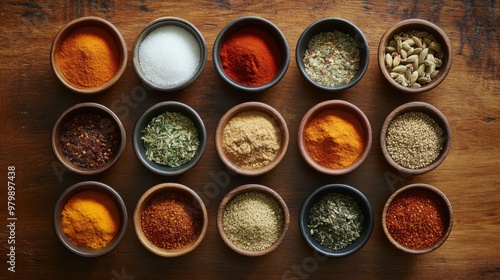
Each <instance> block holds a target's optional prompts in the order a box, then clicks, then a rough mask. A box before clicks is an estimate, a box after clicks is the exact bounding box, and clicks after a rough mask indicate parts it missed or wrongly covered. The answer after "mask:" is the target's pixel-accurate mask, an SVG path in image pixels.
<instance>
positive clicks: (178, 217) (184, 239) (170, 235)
mask: <svg viewBox="0 0 500 280" xmlns="http://www.w3.org/2000/svg"><path fill="white" fill-rule="evenodd" d="M201 213H202V212H201V211H200V210H198V209H197V208H196V207H195V206H194V205H193V201H192V199H190V198H189V197H188V196H186V195H184V194H182V193H180V192H164V193H161V194H159V195H156V196H155V197H153V198H152V199H151V201H150V202H149V204H148V205H147V206H146V207H145V208H144V210H143V211H142V213H141V226H142V230H143V231H144V235H146V237H147V238H148V240H149V241H151V243H153V244H154V245H156V246H158V247H160V248H164V249H168V250H172V249H180V248H182V247H184V246H186V245H188V244H189V243H191V242H192V241H193V240H194V239H195V238H196V236H197V235H198V234H199V233H200V231H201V227H202V214H201Z"/></svg>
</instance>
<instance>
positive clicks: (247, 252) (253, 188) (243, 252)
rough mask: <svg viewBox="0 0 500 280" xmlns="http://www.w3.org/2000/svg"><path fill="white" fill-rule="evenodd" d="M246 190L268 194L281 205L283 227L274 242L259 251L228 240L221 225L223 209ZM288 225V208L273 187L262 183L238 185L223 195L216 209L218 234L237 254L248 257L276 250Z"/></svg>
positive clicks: (283, 237)
mask: <svg viewBox="0 0 500 280" xmlns="http://www.w3.org/2000/svg"><path fill="white" fill-rule="evenodd" d="M246 192H261V193H264V194H267V195H270V196H271V197H272V198H274V200H276V202H278V204H279V205H280V207H281V210H282V211H283V229H282V231H281V234H280V237H279V238H278V240H276V242H274V243H273V244H272V245H271V246H269V247H268V248H266V249H264V250H261V251H250V250H245V249H242V248H240V247H238V246H236V245H235V244H233V243H232V242H231V240H229V238H228V237H227V236H226V233H225V232H224V226H223V218H224V210H225V209H226V205H227V204H228V203H229V202H231V201H232V200H233V199H234V198H236V197H237V196H238V195H240V194H243V193H246ZM289 225H290V212H289V210H288V206H287V205H286V203H285V201H284V200H283V198H281V196H280V195H279V194H278V193H277V192H275V191H274V190H273V189H271V188H269V187H266V186H262V185H257V184H248V185H242V186H239V187H236V188H235V189H233V190H232V191H230V192H229V193H228V194H226V195H225V196H224V198H223V199H222V201H221V203H220V205H219V209H218V211H217V229H218V231H219V234H220V236H221V238H222V240H223V241H224V243H226V245H227V246H228V247H229V248H231V249H232V250H233V251H235V252H237V253H238V254H241V255H244V256H249V257H259V256H263V255H267V254H269V253H271V252H272V251H274V250H276V249H277V248H278V247H279V246H280V245H281V243H282V242H283V240H284V239H285V236H286V233H287V231H288V226H289Z"/></svg>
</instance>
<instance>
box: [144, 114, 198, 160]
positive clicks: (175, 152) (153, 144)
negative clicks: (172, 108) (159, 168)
mask: <svg viewBox="0 0 500 280" xmlns="http://www.w3.org/2000/svg"><path fill="white" fill-rule="evenodd" d="M141 139H142V140H143V141H144V148H145V149H146V157H147V159H148V160H150V161H154V162H156V163H158V164H161V165H166V166H170V167H177V166H181V165H183V164H185V163H186V162H188V161H190V160H191V159H192V158H193V157H194V156H195V155H196V153H198V148H199V147H200V139H199V138H198V129H197V128H196V127H195V126H194V123H193V121H192V120H191V119H190V118H189V117H187V116H184V115H183V114H181V113H178V112H165V113H163V114H161V115H159V116H157V117H155V118H153V119H152V120H151V122H150V123H149V124H148V125H147V126H146V127H145V128H144V130H143V136H142V138H141Z"/></svg>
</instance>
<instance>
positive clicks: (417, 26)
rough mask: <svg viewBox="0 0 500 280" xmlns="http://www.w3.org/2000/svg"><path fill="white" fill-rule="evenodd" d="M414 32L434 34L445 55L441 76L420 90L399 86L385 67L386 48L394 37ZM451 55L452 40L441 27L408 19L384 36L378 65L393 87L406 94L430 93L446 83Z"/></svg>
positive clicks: (379, 50) (421, 20) (440, 69)
mask: <svg viewBox="0 0 500 280" xmlns="http://www.w3.org/2000/svg"><path fill="white" fill-rule="evenodd" d="M412 30H416V31H426V32H428V33H430V34H432V35H433V36H434V37H435V38H436V40H437V41H438V43H440V44H441V48H442V50H443V53H444V58H443V65H442V66H441V67H440V68H439V74H438V75H437V77H436V78H434V79H432V81H431V82H430V83H428V84H425V85H422V86H421V87H420V88H411V87H405V86H403V85H400V84H398V83H397V82H396V81H395V80H394V79H393V78H392V77H391V74H390V72H389V70H388V69H387V68H386V66H385V47H386V46H388V45H389V42H390V41H391V40H392V39H393V36H394V35H395V34H398V33H401V32H409V31H412ZM451 53H452V52H451V43H450V40H449V39H448V36H446V34H445V33H444V31H443V30H442V29H441V28H440V27H439V26H437V25H435V24H434V23H431V22H429V21H426V20H423V19H407V20H403V21H400V22H398V23H397V24H395V25H393V26H391V27H390V28H389V29H387V31H386V32H385V33H384V35H382V38H381V39H380V43H379V46H378V65H379V68H380V71H381V72H382V75H383V77H384V79H385V80H386V81H387V82H388V83H389V84H390V85H391V86H392V87H394V88H395V89H397V90H398V91H400V92H404V93H420V92H425V91H429V90H431V89H433V88H435V87H437V86H438V85H439V84H440V83H441V82H442V81H444V79H445V78H446V76H447V75H448V73H449V72H450V69H451V57H452V55H451Z"/></svg>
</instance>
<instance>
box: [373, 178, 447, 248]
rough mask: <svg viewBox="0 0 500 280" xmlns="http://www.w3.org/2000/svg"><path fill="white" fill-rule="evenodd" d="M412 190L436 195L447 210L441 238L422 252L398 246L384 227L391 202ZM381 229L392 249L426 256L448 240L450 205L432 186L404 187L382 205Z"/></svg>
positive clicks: (412, 185) (442, 194)
mask: <svg viewBox="0 0 500 280" xmlns="http://www.w3.org/2000/svg"><path fill="white" fill-rule="evenodd" d="M412 189H425V190H426V191H429V192H431V193H433V194H435V195H437V196H438V197H439V198H440V199H441V202H443V203H444V205H445V209H446V210H447V211H446V214H447V219H448V220H447V223H446V228H447V229H446V232H445V233H444V234H443V236H442V237H441V239H439V241H438V242H436V243H435V244H434V245H432V246H431V247H429V248H427V249H423V250H415V249H409V248H406V247H404V246H403V245H401V244H399V243H398V242H397V241H396V240H395V239H394V238H392V236H391V234H390V233H389V230H388V229H387V225H386V216H387V209H388V208H389V206H390V205H391V203H392V201H393V200H394V199H395V198H396V197H397V196H398V195H400V194H401V193H403V192H405V191H408V190H412ZM382 227H383V230H384V233H385V236H386V237H387V239H388V240H389V242H391V244H392V245H394V247H396V248H398V249H399V250H401V251H403V252H406V253H409V254H415V255H419V254H427V253H430V252H432V251H434V250H436V249H437V248H439V247H441V245H443V244H444V242H445V241H446V240H447V239H448V236H450V233H451V229H452V227H453V208H452V207H451V203H450V201H449V200H448V198H447V197H446V195H445V194H444V193H443V192H442V191H441V190H439V189H438V188H436V187H434V186H431V185H428V184H421V183H415V184H410V185H406V186H404V187H402V188H400V189H398V190H396V191H395V192H394V193H393V194H392V195H391V196H390V197H389V198H388V199H387V202H386V203H385V205H384V210H383V211H382Z"/></svg>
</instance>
